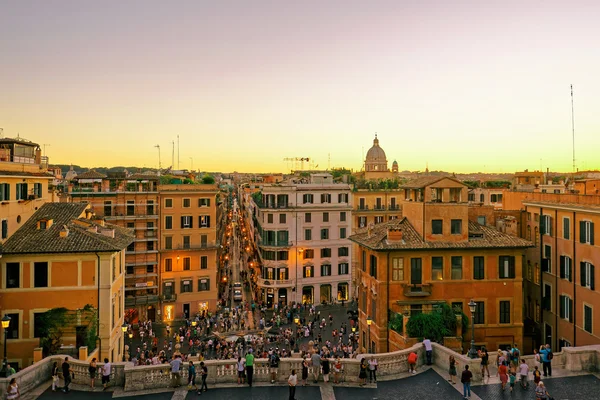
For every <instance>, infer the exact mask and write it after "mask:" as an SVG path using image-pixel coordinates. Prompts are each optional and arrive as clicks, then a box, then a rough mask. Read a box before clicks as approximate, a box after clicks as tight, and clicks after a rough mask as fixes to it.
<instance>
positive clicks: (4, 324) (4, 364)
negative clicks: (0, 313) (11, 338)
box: [0, 314, 10, 377]
mask: <svg viewBox="0 0 600 400" xmlns="http://www.w3.org/2000/svg"><path fill="white" fill-rule="evenodd" d="M9 325H10V317H9V316H8V315H6V314H5V315H4V317H2V329H4V360H2V373H1V374H0V376H2V377H6V372H7V367H8V360H7V359H6V339H7V338H8V326H9Z"/></svg>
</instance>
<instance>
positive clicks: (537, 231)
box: [533, 226, 540, 247]
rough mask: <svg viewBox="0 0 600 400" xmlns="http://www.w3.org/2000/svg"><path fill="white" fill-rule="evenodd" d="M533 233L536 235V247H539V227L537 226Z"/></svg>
mask: <svg viewBox="0 0 600 400" xmlns="http://www.w3.org/2000/svg"><path fill="white" fill-rule="evenodd" d="M533 235H534V239H533V240H534V243H535V247H538V246H539V244H540V232H539V229H538V227H537V226H536V227H535V229H534V231H533Z"/></svg>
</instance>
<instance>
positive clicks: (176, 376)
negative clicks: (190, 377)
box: [170, 354, 183, 388]
mask: <svg viewBox="0 0 600 400" xmlns="http://www.w3.org/2000/svg"><path fill="white" fill-rule="evenodd" d="M182 363H183V362H182V361H181V355H180V354H176V355H175V358H173V360H171V362H170V364H171V384H172V386H173V387H174V388H178V387H179V386H181V371H180V368H181V364H182Z"/></svg>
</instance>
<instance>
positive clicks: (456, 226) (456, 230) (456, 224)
mask: <svg viewBox="0 0 600 400" xmlns="http://www.w3.org/2000/svg"><path fill="white" fill-rule="evenodd" d="M450 233H451V234H453V235H460V234H462V219H453V220H451V221H450Z"/></svg>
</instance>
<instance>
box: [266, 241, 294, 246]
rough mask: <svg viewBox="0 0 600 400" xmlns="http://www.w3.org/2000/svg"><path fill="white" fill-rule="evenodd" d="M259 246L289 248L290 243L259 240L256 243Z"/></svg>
mask: <svg viewBox="0 0 600 400" xmlns="http://www.w3.org/2000/svg"><path fill="white" fill-rule="evenodd" d="M258 245H259V246H264V247H290V246H291V243H290V242H287V241H286V242H277V241H275V242H272V241H266V240H264V241H263V240H261V241H259V242H258Z"/></svg>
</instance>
